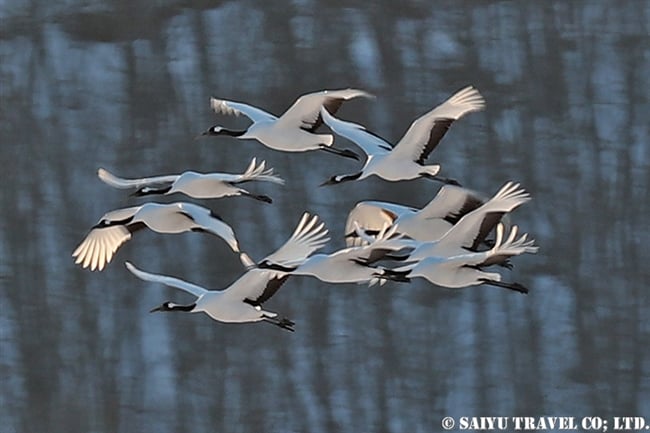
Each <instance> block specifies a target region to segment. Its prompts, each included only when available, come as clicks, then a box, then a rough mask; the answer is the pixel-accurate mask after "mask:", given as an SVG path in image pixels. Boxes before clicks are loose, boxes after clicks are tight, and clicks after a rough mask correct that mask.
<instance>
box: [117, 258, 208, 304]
mask: <svg viewBox="0 0 650 433" xmlns="http://www.w3.org/2000/svg"><path fill="white" fill-rule="evenodd" d="M124 265H125V266H126V268H127V269H128V270H129V271H131V273H132V274H133V275H135V276H136V277H138V278H140V279H141V280H144V281H150V282H152V283H161V284H164V285H166V286H169V287H174V288H176V289H181V290H183V291H185V292H188V293H191V294H192V295H194V296H196V297H197V298H198V297H199V296H201V295H204V294H206V293H207V292H208V291H209V290H207V289H205V288H203V287H201V286H197V285H196V284H192V283H188V282H187V281H184V280H181V279H179V278H174V277H169V276H166V275H159V274H151V273H149V272H145V271H143V270H140V269H138V268H136V267H135V266H134V265H133V264H131V263H130V262H125V263H124Z"/></svg>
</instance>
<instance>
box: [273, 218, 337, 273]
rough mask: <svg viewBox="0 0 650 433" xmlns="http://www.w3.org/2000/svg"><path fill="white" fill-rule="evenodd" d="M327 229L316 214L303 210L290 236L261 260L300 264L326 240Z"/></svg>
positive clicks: (289, 265)
mask: <svg viewBox="0 0 650 433" xmlns="http://www.w3.org/2000/svg"><path fill="white" fill-rule="evenodd" d="M327 233H328V230H327V228H326V227H325V223H323V222H321V221H320V219H319V218H318V215H310V214H309V213H307V212H305V213H304V214H303V215H302V218H300V222H299V223H298V226H296V229H295V230H294V232H293V234H292V235H291V237H290V238H289V239H288V240H287V241H286V242H285V243H284V244H283V245H282V246H281V247H280V248H278V249H277V250H275V251H274V252H273V253H271V254H269V255H268V256H266V257H265V258H264V259H262V260H261V262H268V263H273V264H276V265H281V266H284V267H294V266H299V265H301V264H302V263H303V262H304V261H305V260H307V258H308V257H309V256H310V255H311V254H313V253H314V252H315V251H317V250H319V249H320V248H322V247H323V246H324V245H325V244H326V243H327V242H329V237H327Z"/></svg>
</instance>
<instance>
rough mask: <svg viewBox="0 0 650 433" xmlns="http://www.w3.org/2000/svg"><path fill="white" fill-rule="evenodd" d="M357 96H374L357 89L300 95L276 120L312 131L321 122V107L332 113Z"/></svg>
mask: <svg viewBox="0 0 650 433" xmlns="http://www.w3.org/2000/svg"><path fill="white" fill-rule="evenodd" d="M359 97H364V98H374V96H373V95H371V94H370V93H368V92H366V91H363V90H359V89H341V90H323V91H320V92H315V93H309V94H307V95H302V96H301V97H299V98H298V99H296V102H294V103H293V105H292V106H291V107H289V109H288V110H287V111H285V112H284V114H283V115H282V116H280V119H279V120H278V121H279V122H282V123H286V124H287V125H292V126H294V127H298V128H302V129H304V130H306V131H309V132H314V131H315V130H316V129H318V127H319V126H321V125H322V124H323V119H322V117H321V111H320V110H321V108H324V109H326V110H328V112H330V113H332V114H334V113H336V112H337V110H338V109H339V108H340V107H341V105H342V104H343V102H345V101H347V100H350V99H353V98H359Z"/></svg>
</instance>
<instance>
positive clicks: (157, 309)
mask: <svg viewBox="0 0 650 433" xmlns="http://www.w3.org/2000/svg"><path fill="white" fill-rule="evenodd" d="M162 310H163V307H162V305H160V306H158V307H156V308H152V309H151V310H149V312H150V313H155V312H156V311H162Z"/></svg>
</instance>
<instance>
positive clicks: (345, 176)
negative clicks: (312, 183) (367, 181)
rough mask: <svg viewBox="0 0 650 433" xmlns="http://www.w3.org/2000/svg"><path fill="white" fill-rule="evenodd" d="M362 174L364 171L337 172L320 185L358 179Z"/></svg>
mask: <svg viewBox="0 0 650 433" xmlns="http://www.w3.org/2000/svg"><path fill="white" fill-rule="evenodd" d="M361 174H362V172H359V173H354V174H337V175H336V176H332V177H330V178H329V179H327V180H326V181H325V182H323V183H321V184H320V185H319V186H325V185H336V184H339V183H342V182H348V181H351V180H357V179H359V177H361Z"/></svg>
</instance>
